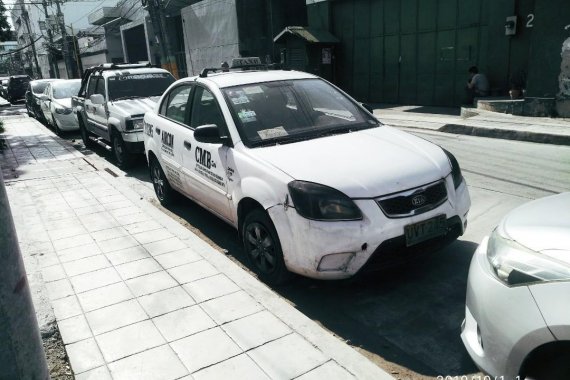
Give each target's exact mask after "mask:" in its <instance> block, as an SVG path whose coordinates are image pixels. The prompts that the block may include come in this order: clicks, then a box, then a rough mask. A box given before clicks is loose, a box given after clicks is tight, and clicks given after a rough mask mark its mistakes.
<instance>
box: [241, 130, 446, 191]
mask: <svg viewBox="0 0 570 380" xmlns="http://www.w3.org/2000/svg"><path fill="white" fill-rule="evenodd" d="M251 154H252V155H255V156H257V157H258V158H260V159H262V160H265V161H266V162H268V163H270V164H271V165H273V166H275V167H276V168H278V169H280V170H281V171H283V172H285V173H286V174H288V175H289V176H291V177H292V178H294V179H296V180H303V181H310V182H315V183H320V184H323V185H326V186H330V187H333V188H335V189H337V190H340V191H342V192H343V193H345V194H346V195H348V196H349V197H351V198H372V197H377V196H380V195H385V194H390V193H395V192H398V191H402V190H407V189H411V188H414V187H417V186H421V185H424V184H426V183H430V182H434V181H437V180H439V179H441V178H444V177H445V176H447V175H448V174H449V173H450V171H451V166H450V163H449V160H448V159H447V156H446V155H445V153H444V152H443V150H442V149H441V148H440V147H439V146H437V145H435V144H433V143H431V142H429V141H427V140H424V139H421V138H419V137H416V136H413V135H411V134H408V133H405V132H402V131H399V130H396V129H394V128H390V127H388V126H381V127H378V128H373V129H368V130H363V131H358V132H352V133H347V134H340V135H335V136H328V137H322V138H316V139H312V140H307V141H301V142H296V143H291V144H283V145H276V146H271V147H265V148H255V149H251Z"/></svg>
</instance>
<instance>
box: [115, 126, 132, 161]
mask: <svg viewBox="0 0 570 380" xmlns="http://www.w3.org/2000/svg"><path fill="white" fill-rule="evenodd" d="M111 144H112V146H113V154H114V155H115V160H116V161H117V165H118V166H119V167H120V168H121V169H128V168H130V167H131V166H133V163H134V155H133V154H131V153H130V152H129V151H128V150H127V147H126V145H125V142H124V141H123V137H122V136H121V134H120V133H119V132H114V133H113V135H112V137H111Z"/></svg>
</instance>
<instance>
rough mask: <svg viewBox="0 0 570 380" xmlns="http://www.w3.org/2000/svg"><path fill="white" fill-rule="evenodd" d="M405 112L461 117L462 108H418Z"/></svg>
mask: <svg viewBox="0 0 570 380" xmlns="http://www.w3.org/2000/svg"><path fill="white" fill-rule="evenodd" d="M404 112H413V113H429V114H437V115H450V116H460V115H461V108H459V107H432V106H418V107H413V108H412V107H410V109H407V110H405V111H404Z"/></svg>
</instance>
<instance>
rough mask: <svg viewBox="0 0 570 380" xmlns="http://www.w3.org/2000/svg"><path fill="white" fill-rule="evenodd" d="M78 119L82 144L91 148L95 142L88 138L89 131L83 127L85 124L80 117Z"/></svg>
mask: <svg viewBox="0 0 570 380" xmlns="http://www.w3.org/2000/svg"><path fill="white" fill-rule="evenodd" d="M78 121H79V132H80V133H81V140H83V145H85V148H88V149H89V148H93V146H94V145H95V144H94V143H93V141H92V140H91V139H90V138H89V136H91V133H89V131H88V130H87V128H86V127H85V124H83V120H82V119H79V120H78Z"/></svg>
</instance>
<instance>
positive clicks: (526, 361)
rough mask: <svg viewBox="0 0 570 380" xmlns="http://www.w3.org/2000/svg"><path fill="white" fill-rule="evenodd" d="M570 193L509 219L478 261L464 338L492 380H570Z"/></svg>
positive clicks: (520, 209) (471, 278)
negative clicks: (497, 379)
mask: <svg viewBox="0 0 570 380" xmlns="http://www.w3.org/2000/svg"><path fill="white" fill-rule="evenodd" d="M569 211H570V193H563V194H558V195H553V196H550V197H546V198H542V199H538V200H535V201H532V202H530V203H527V204H524V205H523V206H520V207H518V208H516V209H515V210H513V211H511V212H510V213H509V214H507V215H506V216H505V217H504V218H503V220H502V221H501V222H500V223H499V225H498V227H497V228H496V229H495V230H494V231H493V232H492V234H491V236H490V237H488V238H485V239H484V240H483V242H482V243H481V245H480V246H479V248H478V249H477V252H476V253H475V255H474V256H473V259H472V261H471V267H470V269H469V279H468V283H467V300H466V308H465V320H464V322H463V325H462V328H461V331H462V332H461V338H462V340H463V344H464V345H465V347H466V348H467V351H468V352H469V355H470V356H471V358H472V359H473V361H474V362H475V364H477V366H478V367H479V368H480V369H481V370H482V371H483V372H485V373H486V374H489V375H491V378H493V376H494V378H501V379H505V380H507V379H525V378H526V379H533V380H542V379H544V380H568V379H570V361H569V360H568V359H569V358H570V218H569V217H568V215H569Z"/></svg>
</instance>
